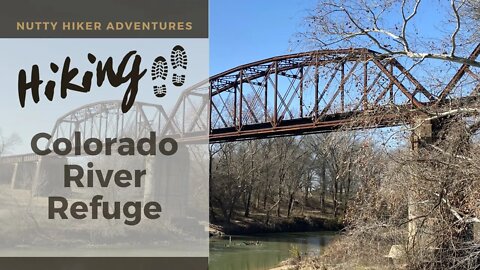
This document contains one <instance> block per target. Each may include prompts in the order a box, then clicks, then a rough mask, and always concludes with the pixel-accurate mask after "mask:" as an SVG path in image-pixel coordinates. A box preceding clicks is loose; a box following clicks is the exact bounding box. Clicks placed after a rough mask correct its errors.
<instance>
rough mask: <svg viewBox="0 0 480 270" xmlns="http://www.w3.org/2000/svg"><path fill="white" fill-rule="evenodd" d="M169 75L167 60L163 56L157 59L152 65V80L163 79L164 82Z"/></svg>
mask: <svg viewBox="0 0 480 270" xmlns="http://www.w3.org/2000/svg"><path fill="white" fill-rule="evenodd" d="M167 75H168V65H167V59H165V58H164V57H163V56H159V57H157V58H155V61H154V62H153V65H152V80H156V79H158V78H162V80H165V79H166V78H167Z"/></svg>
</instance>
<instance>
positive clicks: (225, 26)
mask: <svg viewBox="0 0 480 270" xmlns="http://www.w3.org/2000/svg"><path fill="white" fill-rule="evenodd" d="M437 2H438V1H437V0H426V1H425V2H424V5H423V6H422V9H421V14H419V16H418V18H419V19H418V20H419V21H418V23H419V24H421V25H422V27H424V28H425V30H426V31H427V32H428V33H430V35H435V33H438V32H439V31H441V30H440V29H438V28H435V27H432V26H429V25H428V24H429V23H431V22H433V21H435V20H436V19H438V18H439V17H444V16H437V15H438V14H440V13H439V8H438V6H435V5H434V4H435V3H437ZM316 5H317V0H243V1H238V0H210V10H209V12H210V14H209V20H210V21H209V25H210V31H209V56H208V58H209V62H210V63H209V68H208V69H209V74H210V76H212V75H215V74H217V73H220V72H222V71H225V70H228V69H230V68H234V67H236V66H239V65H242V64H246V63H250V62H253V61H257V60H261V59H265V58H269V57H273V56H278V55H283V54H289V53H295V52H300V51H302V50H303V49H302V47H301V46H298V45H297V42H296V40H297V37H296V35H297V34H298V33H299V32H301V31H302V30H303V29H304V28H303V27H304V25H303V22H304V21H305V17H306V16H307V15H308V13H309V12H310V11H312V10H313V9H314V8H315V7H316ZM444 30H445V29H444ZM118 41H119V40H116V41H107V40H103V41H102V40H99V43H102V44H103V42H104V44H103V45H102V44H101V45H97V46H99V47H97V49H102V48H104V50H105V51H106V54H108V53H111V51H112V50H111V48H112V47H114V48H116V49H121V48H122V47H123V46H127V47H128V42H127V44H123V41H122V42H120V44H117V43H118ZM192 41H193V40H192ZM85 42H86V43H83V44H77V45H78V46H80V47H81V48H82V49H84V48H85V47H86V44H88V41H85ZM95 42H96V41H95ZM109 42H113V43H115V46H111V45H110V44H109ZM133 42H135V41H133ZM62 43H64V45H65V46H62V45H60V47H61V51H59V49H58V48H57V49H54V48H48V46H49V45H50V44H49V43H48V42H47V41H46V40H44V41H42V44H43V47H42V46H40V47H42V48H40V49H38V46H37V49H38V51H43V52H51V51H52V50H55V51H57V54H58V57H56V58H58V59H57V60H58V61H61V60H62V58H63V57H65V56H66V55H68V52H69V50H70V49H74V48H72V47H70V46H71V43H69V41H68V40H65V41H62ZM75 43H76V42H73V44H75ZM4 44H5V43H4ZM120 45H123V46H120ZM5 46H6V47H7V49H9V50H10V52H11V53H10V54H7V55H6V56H5V59H4V60H3V65H0V71H1V72H2V74H9V72H11V71H12V70H14V71H15V70H19V68H22V67H24V66H21V67H18V68H12V67H14V63H16V62H18V58H17V56H18V55H22V59H24V61H25V63H29V64H31V63H32V61H38V62H45V63H44V65H43V66H45V64H47V61H50V60H52V59H50V58H49V57H47V58H45V57H44V55H45V56H48V55H49V53H43V54H40V55H39V54H38V53H36V52H34V51H33V50H31V49H30V47H29V46H30V45H29V44H28V43H26V42H25V43H22V44H21V46H18V45H16V44H13V43H8V44H6V45H5ZM8 47H10V48H8ZM87 47H88V46H87ZM196 47H197V46H192V47H191V48H190V49H192V50H195V49H198V48H196ZM199 50H200V49H199ZM7 51H8V50H7ZM19 51H20V52H22V53H21V54H20V53H19ZM114 51H116V50H114ZM200 51H202V50H200ZM14 52H18V54H15V53H14ZM59 52H60V53H59ZM204 52H205V51H202V53H204ZM202 53H200V54H202ZM32 55H33V56H34V57H36V58H38V59H36V60H33V59H32V58H34V57H32ZM119 55H121V52H119ZM192 55H195V53H192ZM79 57H83V58H84V55H80V56H79ZM203 57H207V55H205V53H204V55H203ZM44 58H45V59H44ZM202 59H204V58H202ZM149 63H150V62H149ZM149 63H147V64H149ZM204 63H205V61H204ZM22 65H23V64H22ZM26 66H28V65H25V67H26ZM200 73H201V74H202V75H203V74H205V77H207V76H208V75H206V72H200ZM199 76H200V75H199ZM10 77H11V78H16V75H15V74H13V75H12V76H9V78H10ZM191 79H192V80H190V83H194V82H193V77H192V78H191ZM11 83H12V87H10V88H12V89H15V84H16V82H15V81H12V82H11ZM148 87H149V88H151V86H148ZM98 92H99V93H98V95H102V96H104V97H103V98H105V99H117V98H118V97H120V96H121V94H122V93H115V94H112V93H113V92H110V91H105V92H102V91H98ZM148 93H150V91H148ZM150 94H151V93H150ZM72 95H74V94H72ZM12 97H13V96H12ZM98 97H100V96H98ZM79 98H81V95H79ZM92 98H94V97H92ZM58 100H60V99H58ZM97 100H98V99H97ZM148 100H149V97H148V96H147V97H146V100H141V101H148ZM65 102H66V101H62V104H64V106H65V107H68V108H70V110H71V109H74V108H76V107H79V105H75V104H77V103H78V104H80V103H82V102H83V101H82V100H81V99H77V98H72V99H71V100H69V101H68V102H66V103H65ZM76 102H77V103H76ZM83 104H85V103H82V104H80V105H83ZM17 105H18V104H17V101H16V100H9V99H3V100H0V113H4V115H5V114H8V113H9V112H11V111H12V110H11V108H10V107H11V106H17ZM47 106H50V105H47ZM2 109H3V110H2ZM33 109H35V110H36V112H35V115H40V114H45V115H46V114H50V115H49V117H48V119H51V120H50V121H54V119H56V118H55V117H53V115H54V114H58V113H59V111H61V110H60V109H58V110H55V111H51V110H44V108H42V105H39V106H35V107H32V110H33ZM63 111H65V110H62V112H63ZM67 111H68V110H67ZM18 116H20V115H18ZM45 117H46V116H45ZM3 122H5V121H2V123H0V124H1V128H2V129H3V133H4V134H5V135H9V134H11V133H12V132H17V133H22V134H25V133H26V130H27V129H29V130H30V129H32V131H31V132H28V134H31V133H32V132H33V126H49V129H50V127H51V126H53V123H40V122H41V121H35V120H33V119H31V120H30V124H29V125H18V123H21V122H20V121H18V119H17V117H15V118H13V117H10V118H9V119H7V122H8V123H7V125H5V123H3ZM23 123H25V122H23ZM11 127H16V129H19V130H12V128H11ZM27 137H28V136H27ZM23 141H24V144H25V145H24V146H23V147H22V148H21V150H23V151H26V150H29V149H28V147H29V145H28V138H26V139H25V138H24V140H23ZM23 151H22V152H23Z"/></svg>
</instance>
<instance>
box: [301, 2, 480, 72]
mask: <svg viewBox="0 0 480 270" xmlns="http://www.w3.org/2000/svg"><path fill="white" fill-rule="evenodd" d="M447 3H448V4H447ZM428 9H430V10H432V9H433V10H434V13H436V14H438V15H439V16H438V17H437V18H434V17H433V15H431V16H432V17H431V18H430V20H429V21H426V20H425V17H424V16H425V15H424V14H425V11H426V10H428ZM466 14H468V15H472V16H467V15H466ZM444 17H445V18H444ZM476 18H478V2H477V1H475V0H471V1H470V0H449V1H448V2H447V1H444V0H442V1H441V0H436V1H434V0H431V1H425V0H423V1H422V0H386V1H379V0H370V1H367V0H353V1H351V0H320V1H318V5H317V8H316V9H315V10H314V11H313V13H312V14H310V16H309V17H307V26H308V27H307V30H306V32H305V33H303V34H302V36H303V37H304V38H306V40H307V42H308V44H312V45H314V46H315V47H320V48H338V47H356V46H359V47H367V48H371V49H377V50H380V51H381V52H383V53H385V54H387V55H389V56H407V57H409V58H412V59H416V60H422V59H427V58H431V59H440V60H445V61H449V62H456V63H468V64H469V65H471V66H476V67H480V62H478V61H476V60H475V59H470V58H469V57H468V54H469V52H470V51H471V50H472V49H473V48H472V45H473V46H475V45H476V44H477V43H478V39H477V37H478V33H477V29H478V28H477V27H478V24H475V23H472V21H473V22H475V19H476ZM435 27H436V28H438V29H441V30H439V31H436V33H435V35H433V34H432V33H431V32H430V31H431V29H432V28H435Z"/></svg>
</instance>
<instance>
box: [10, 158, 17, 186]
mask: <svg viewBox="0 0 480 270" xmlns="http://www.w3.org/2000/svg"><path fill="white" fill-rule="evenodd" d="M17 173H18V162H15V164H13V172H12V178H11V180H10V187H11V188H12V189H16V188H17Z"/></svg>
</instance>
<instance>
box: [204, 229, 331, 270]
mask: <svg viewBox="0 0 480 270" xmlns="http://www.w3.org/2000/svg"><path fill="white" fill-rule="evenodd" d="M333 237H334V234H333V233H330V232H309V233H277V234H265V235H255V236H232V241H231V242H230V241H229V238H228V237H226V238H223V239H210V261H209V269H210V270H264V269H270V268H272V267H274V266H276V265H278V264H279V263H280V262H281V261H283V260H285V259H287V258H289V257H290V252H289V251H290V250H291V248H292V246H293V245H294V246H296V247H297V248H298V250H299V251H300V252H301V253H302V254H309V255H318V254H320V252H321V248H322V247H324V246H325V245H327V244H328V242H329V241H331V240H332V238H333ZM257 241H258V242H257Z"/></svg>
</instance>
